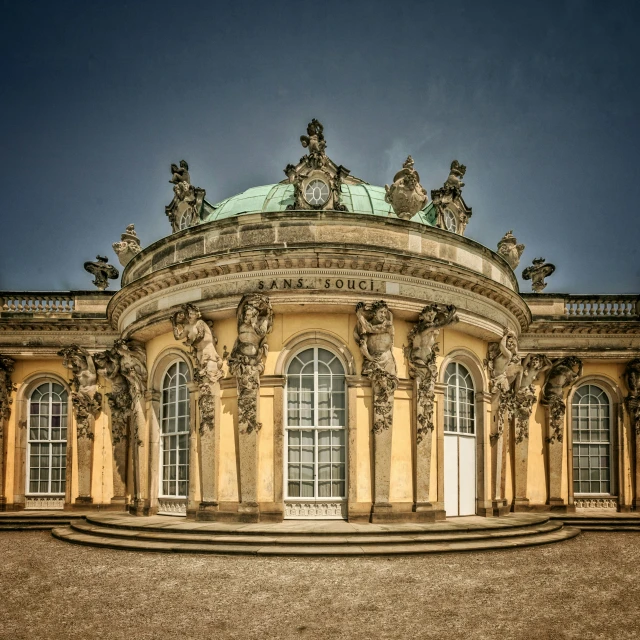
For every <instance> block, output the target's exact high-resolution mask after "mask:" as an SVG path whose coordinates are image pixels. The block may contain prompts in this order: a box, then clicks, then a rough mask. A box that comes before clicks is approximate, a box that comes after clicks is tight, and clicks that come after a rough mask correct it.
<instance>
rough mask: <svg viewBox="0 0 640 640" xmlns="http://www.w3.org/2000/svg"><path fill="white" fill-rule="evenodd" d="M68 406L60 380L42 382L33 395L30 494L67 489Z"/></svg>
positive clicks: (60, 492) (58, 491) (30, 420)
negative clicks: (58, 381) (57, 381)
mask: <svg viewBox="0 0 640 640" xmlns="http://www.w3.org/2000/svg"><path fill="white" fill-rule="evenodd" d="M68 407H69V398H68V395H67V392H66V391H65V389H64V387H63V386H62V385H61V384H58V383H56V382H45V383H44V384H41V385H40V386H38V387H37V388H36V389H34V391H33V393H32V394H31V396H30V398H29V432H28V436H27V437H28V440H27V449H28V452H27V465H28V466H27V477H28V493H29V494H48V495H60V494H64V493H65V490H66V471H67V412H68Z"/></svg>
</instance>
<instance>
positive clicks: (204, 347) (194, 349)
mask: <svg viewBox="0 0 640 640" xmlns="http://www.w3.org/2000/svg"><path fill="white" fill-rule="evenodd" d="M171 324H172V325H173V336H174V337H175V339H176V340H182V341H183V342H184V344H186V345H187V346H188V347H190V349H191V353H192V354H193V356H194V358H195V360H196V362H197V363H198V367H199V368H200V369H201V371H202V373H203V374H204V375H206V376H207V378H208V379H209V381H210V382H211V383H214V382H216V381H217V380H219V379H220V378H222V377H223V376H224V373H223V371H222V358H221V357H220V356H219V355H218V351H217V350H216V343H217V340H216V338H215V336H214V335H213V333H212V332H211V328H210V327H209V325H208V324H207V323H206V322H205V321H204V320H203V319H202V314H201V313H200V310H199V309H198V307H196V306H195V305H193V304H183V305H182V306H181V308H180V310H179V311H176V312H175V313H174V314H173V316H172V318H171Z"/></svg>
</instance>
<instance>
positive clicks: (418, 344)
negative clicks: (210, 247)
mask: <svg viewBox="0 0 640 640" xmlns="http://www.w3.org/2000/svg"><path fill="white" fill-rule="evenodd" d="M457 321H458V317H457V316H456V308H455V306H454V305H452V304H446V305H445V304H436V303H433V304H428V305H427V306H426V307H424V309H423V310H422V311H421V312H420V315H419V316H418V322H416V324H415V325H414V326H413V328H412V329H411V331H410V332H409V335H408V338H409V347H407V348H406V350H405V353H406V356H407V360H408V361H409V374H410V375H411V377H415V373H416V371H415V370H416V369H426V368H427V367H429V365H430V364H431V363H432V362H433V359H434V356H435V352H436V349H437V345H436V344H435V343H436V340H437V339H438V335H439V334H440V329H441V328H442V327H444V326H446V325H448V324H452V323H453V322H457Z"/></svg>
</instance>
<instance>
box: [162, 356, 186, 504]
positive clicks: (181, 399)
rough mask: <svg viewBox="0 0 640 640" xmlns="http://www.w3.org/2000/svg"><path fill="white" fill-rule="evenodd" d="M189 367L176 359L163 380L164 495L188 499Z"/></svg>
mask: <svg viewBox="0 0 640 640" xmlns="http://www.w3.org/2000/svg"><path fill="white" fill-rule="evenodd" d="M188 383H189V368H188V367H187V365H186V363H184V362H183V361H182V360H179V361H177V362H174V363H173V364H172V365H171V366H170V367H169V369H168V370H167V373H166V374H165V376H164V380H163V381H162V417H161V419H160V460H161V465H160V467H161V479H160V496H161V497H183V498H186V497H187V495H188V491H189V429H190V420H189V389H188V387H187V384H188Z"/></svg>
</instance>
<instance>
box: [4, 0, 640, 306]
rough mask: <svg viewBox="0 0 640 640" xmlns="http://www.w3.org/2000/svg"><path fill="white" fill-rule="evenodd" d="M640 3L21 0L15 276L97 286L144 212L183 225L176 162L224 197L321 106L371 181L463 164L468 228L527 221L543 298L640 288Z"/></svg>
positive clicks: (159, 232) (290, 151) (162, 231)
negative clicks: (542, 272)
mask: <svg viewBox="0 0 640 640" xmlns="http://www.w3.org/2000/svg"><path fill="white" fill-rule="evenodd" d="M639 4H640V3H637V2H625V1H618V2H614V3H605V2H600V1H597V2H595V1H594V2H580V1H577V0H575V1H567V2H561V1H552V2H544V1H541V0H536V1H535V2H533V1H531V2H515V3H514V2H476V1H474V2H467V1H464V0H463V1H457V2H426V1H424V0H423V1H420V2H411V1H408V0H405V1H403V2H376V1H374V0H368V1H367V2H346V1H343V2H319V3H318V2H261V3H258V2H242V1H237V0H236V1H235V2H233V3H232V2H224V3H222V2H211V1H208V2H182V3H176V2H171V3H169V2H161V1H154V2H118V1H116V0H110V1H109V2H98V1H93V2H86V0H85V1H83V2H64V1H60V0H56V1H55V2H52V1H51V0H47V1H46V2H36V1H30V2H23V3H20V2H15V1H14V2H2V24H1V26H0V49H1V54H2V55H1V62H0V64H1V65H2V69H1V72H2V73H1V78H2V79H1V82H2V99H1V100H0V111H1V116H2V117H1V118H0V123H1V124H0V126H1V127H2V135H1V138H0V139H1V140H2V146H3V156H4V170H3V171H2V172H1V174H0V175H1V178H0V179H1V180H2V185H1V186H2V194H3V196H2V205H1V206H2V209H1V214H0V215H1V216H2V225H1V227H0V229H1V231H0V234H1V238H2V243H1V245H0V246H1V250H0V289H5V290H7V289H8V290H21V289H28V290H42V289H45V290H46V289H92V285H91V276H90V275H89V274H87V273H85V272H84V271H83V268H82V264H83V262H84V261H85V260H89V259H93V258H94V257H95V255H96V254H97V253H101V254H104V255H108V256H109V257H110V259H111V261H112V262H113V263H114V264H118V263H117V259H116V256H115V255H114V254H113V251H112V250H111V243H112V242H114V241H116V240H119V237H120V233H121V232H122V231H123V230H124V228H125V226H126V225H127V224H129V223H131V222H133V223H135V225H136V229H137V231H138V234H139V235H140V237H141V239H142V242H143V245H147V244H149V243H151V242H153V241H155V240H157V239H158V238H160V237H162V236H165V235H167V234H168V233H169V231H170V227H169V224H168V222H167V219H166V217H165V214H164V206H165V205H166V204H168V203H169V202H170V201H171V198H172V195H173V194H172V191H171V185H170V184H169V182H168V179H169V177H170V174H169V165H170V164H171V163H172V162H177V161H178V160H180V159H181V158H183V157H184V158H186V159H187V160H188V162H189V165H190V169H191V177H192V181H193V182H194V184H196V185H198V186H202V187H204V188H205V189H206V191H207V199H208V200H209V201H210V202H212V203H215V202H218V201H219V200H222V199H223V198H225V197H228V196H230V195H233V194H234V193H237V192H239V191H242V190H244V189H246V188H248V187H251V186H255V185H260V184H269V183H274V182H278V181H280V180H281V179H283V177H284V174H283V172H282V170H283V168H284V167H285V165H286V164H287V163H289V162H295V161H296V160H298V158H299V157H300V156H301V155H302V153H303V149H302V148H301V146H300V143H299V136H300V135H301V134H302V133H304V130H305V127H306V123H307V122H308V121H309V120H310V119H311V118H312V117H317V118H318V119H319V120H320V121H321V122H322V123H323V124H324V125H325V137H326V139H327V142H328V149H327V152H328V154H329V155H330V156H331V158H332V159H333V160H335V161H336V162H338V163H340V164H343V165H345V166H346V167H348V168H349V169H351V172H352V173H353V174H354V175H356V176H358V177H360V178H363V179H364V180H366V181H368V182H370V183H372V184H377V185H384V184H385V182H386V183H389V182H390V181H391V179H392V176H393V174H394V173H395V172H396V171H397V170H398V169H399V168H400V166H401V164H402V162H403V161H404V159H405V157H406V156H407V154H409V153H411V154H412V155H413V157H414V159H415V162H416V168H417V169H418V170H419V172H420V175H421V179H422V184H423V185H424V186H425V188H427V189H428V190H431V189H433V188H437V187H439V186H441V185H442V183H443V181H444V180H445V179H446V177H447V175H448V167H449V163H450V161H451V160H452V159H453V158H457V159H458V160H460V161H461V162H462V163H464V164H466V165H467V175H466V178H465V182H466V185H467V186H466V187H465V190H464V195H465V199H466V201H467V203H468V204H469V205H470V206H472V207H473V218H472V220H471V222H470V224H469V227H468V228H467V235H468V236H469V237H471V238H474V239H475V240H478V241H479V242H481V243H483V244H485V245H486V246H488V247H490V248H492V249H495V246H496V243H497V241H498V240H499V239H500V238H501V237H502V235H503V234H504V232H505V231H507V230H508V229H513V230H514V233H515V235H516V236H517V238H518V241H519V242H523V243H524V244H525V245H526V250H525V253H524V255H523V258H522V262H521V265H520V268H519V269H518V275H520V272H521V270H522V268H523V267H525V266H527V265H528V264H530V262H531V260H532V258H535V257H538V256H544V257H546V258H547V259H548V260H549V261H551V262H553V263H554V264H556V266H557V271H556V273H555V274H554V275H553V276H552V277H551V278H550V280H549V286H548V287H547V289H546V292H553V291H556V292H572V293H632V292H638V291H640V223H639V221H638V218H639V214H640V212H639V211H638V205H637V203H638V201H640V171H639V169H640V151H639V149H640V124H639V123H640V118H639V116H640V113H639V111H640V108H639V105H640V83H639V79H640V73H639V72H640V44H639V42H640V38H639V37H638V36H639V35H640V33H639V26H640V20H639V18H640V8H639ZM112 288H113V285H112ZM522 290H523V291H530V285H529V284H528V283H524V285H523V286H522Z"/></svg>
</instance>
